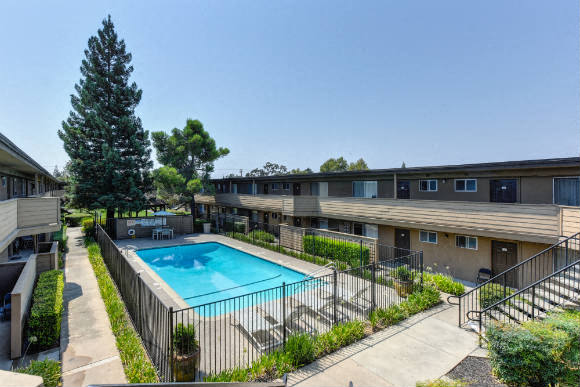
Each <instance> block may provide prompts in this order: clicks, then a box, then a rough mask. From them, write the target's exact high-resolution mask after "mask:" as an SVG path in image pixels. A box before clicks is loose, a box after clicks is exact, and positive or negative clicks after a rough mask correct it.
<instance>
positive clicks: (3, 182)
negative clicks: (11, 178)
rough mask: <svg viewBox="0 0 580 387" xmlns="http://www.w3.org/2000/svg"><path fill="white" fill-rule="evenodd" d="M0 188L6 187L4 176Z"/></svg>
mask: <svg viewBox="0 0 580 387" xmlns="http://www.w3.org/2000/svg"><path fill="white" fill-rule="evenodd" d="M2 187H6V176H2Z"/></svg>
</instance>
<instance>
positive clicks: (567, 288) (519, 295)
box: [481, 260, 580, 326]
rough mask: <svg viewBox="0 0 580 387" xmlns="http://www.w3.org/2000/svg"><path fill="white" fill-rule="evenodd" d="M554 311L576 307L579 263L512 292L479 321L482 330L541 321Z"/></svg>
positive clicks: (579, 301)
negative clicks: (497, 324) (489, 326)
mask: <svg viewBox="0 0 580 387" xmlns="http://www.w3.org/2000/svg"><path fill="white" fill-rule="evenodd" d="M558 307H580V260H579V261H577V262H576V263H575V264H574V265H572V266H570V267H569V268H568V269H567V270H565V271H562V272H560V273H555V274H552V275H550V276H548V277H546V278H545V279H544V280H542V281H541V282H539V283H537V284H536V285H535V286H533V287H528V288H525V289H523V290H520V291H519V292H516V293H515V294H513V295H512V296H510V297H509V298H507V299H505V300H504V302H502V303H500V304H498V305H497V306H496V307H494V308H493V309H490V310H487V311H484V312H483V314H482V316H481V318H482V319H483V322H484V324H483V326H486V325H487V323H488V322H491V321H499V322H503V323H516V324H519V323H521V322H524V321H527V320H531V319H536V318H539V319H542V318H544V317H545V316H546V314H547V313H548V312H549V311H551V310H553V309H555V308H558Z"/></svg>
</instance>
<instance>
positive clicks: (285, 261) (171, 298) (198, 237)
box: [114, 234, 331, 309]
mask: <svg viewBox="0 0 580 387" xmlns="http://www.w3.org/2000/svg"><path fill="white" fill-rule="evenodd" d="M114 242H115V244H116V245H117V246H118V247H119V249H120V250H121V251H122V252H123V254H125V256H126V257H127V258H128V259H129V261H130V262H131V265H133V267H134V268H135V270H136V271H138V272H139V271H141V278H143V280H144V281H145V282H146V283H147V284H148V285H149V286H150V287H151V289H153V290H154V291H155V293H156V294H157V295H158V296H159V298H160V299H161V301H162V302H163V303H164V304H166V305H167V306H172V307H173V308H174V309H183V308H189V307H190V305H189V304H188V303H187V302H185V301H184V300H183V299H182V298H181V297H180V296H179V295H178V294H177V293H176V292H175V291H174V290H173V289H172V288H171V287H170V286H169V285H168V284H167V283H166V282H165V281H164V280H163V279H161V277H159V275H158V274H157V273H155V271H153V270H152V269H151V268H150V267H149V265H147V264H146V263H145V262H144V261H143V260H142V259H141V258H140V257H139V256H138V255H137V253H136V251H137V250H142V249H151V248H160V247H170V246H182V245H191V244H198V243H207V242H218V243H221V244H223V245H226V246H229V247H232V248H234V249H237V250H240V251H243V252H245V253H248V254H251V255H254V256H256V257H258V258H261V259H264V260H267V261H270V262H273V263H276V264H278V265H282V266H285V267H287V268H289V269H292V270H295V271H297V272H300V273H304V274H308V273H311V272H313V271H315V270H318V269H320V268H321V266H318V265H315V264H313V263H310V262H306V261H302V260H300V259H297V258H294V257H290V256H288V255H285V254H280V253H278V252H276V251H272V250H267V249H264V248H262V247H259V246H254V245H251V244H249V243H245V242H241V241H238V240H236V239H232V238H228V237H226V236H223V235H217V234H186V235H176V236H175V238H174V239H165V240H152V239H146V238H137V239H122V240H116V241H114ZM328 273H331V271H330V270H328Z"/></svg>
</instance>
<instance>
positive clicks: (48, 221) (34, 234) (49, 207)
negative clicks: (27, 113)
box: [0, 133, 62, 263]
mask: <svg viewBox="0 0 580 387" xmlns="http://www.w3.org/2000/svg"><path fill="white" fill-rule="evenodd" d="M59 188H60V182H59V181H58V179H56V178H54V177H53V176H52V175H51V174H50V173H49V172H48V171H47V170H46V169H44V168H43V167H42V166H41V165H40V164H38V163H37V162H36V161H34V160H33V159H32V158H31V157H30V156H28V155H27V154H26V153H25V152H24V151H22V150H21V149H20V148H18V147H17V146H16V145H15V144H14V143H13V142H12V141H10V140H9V139H8V138H6V137H5V136H4V135H2V134H1V133H0V218H1V221H0V263H2V262H6V261H9V260H10V258H11V257H12V256H14V255H16V249H17V248H22V247H23V246H24V245H25V244H28V242H29V241H30V244H31V245H32V246H34V244H35V242H36V241H37V240H38V236H39V235H43V234H45V237H44V238H48V237H49V236H50V233H52V232H54V231H58V230H59V229H60V199H59V198H58V197H52V196H54V195H53V194H54V193H55V192H62V191H58V190H59Z"/></svg>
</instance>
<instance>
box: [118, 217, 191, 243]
mask: <svg viewBox="0 0 580 387" xmlns="http://www.w3.org/2000/svg"><path fill="white" fill-rule="evenodd" d="M156 218H165V219H167V221H166V225H167V227H170V228H173V233H174V235H176V234H192V233H193V218H192V216H191V215H174V216H159V217H156ZM136 219H146V218H136ZM148 219H153V217H149V218H148ZM127 220H135V218H131V219H126V218H124V219H115V222H116V223H117V226H116V228H117V236H116V239H129V238H131V236H130V235H129V233H128V231H129V228H131V229H133V230H135V237H136V238H151V235H152V232H153V229H154V228H156V227H159V226H141V225H135V226H131V227H128V226H127Z"/></svg>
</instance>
